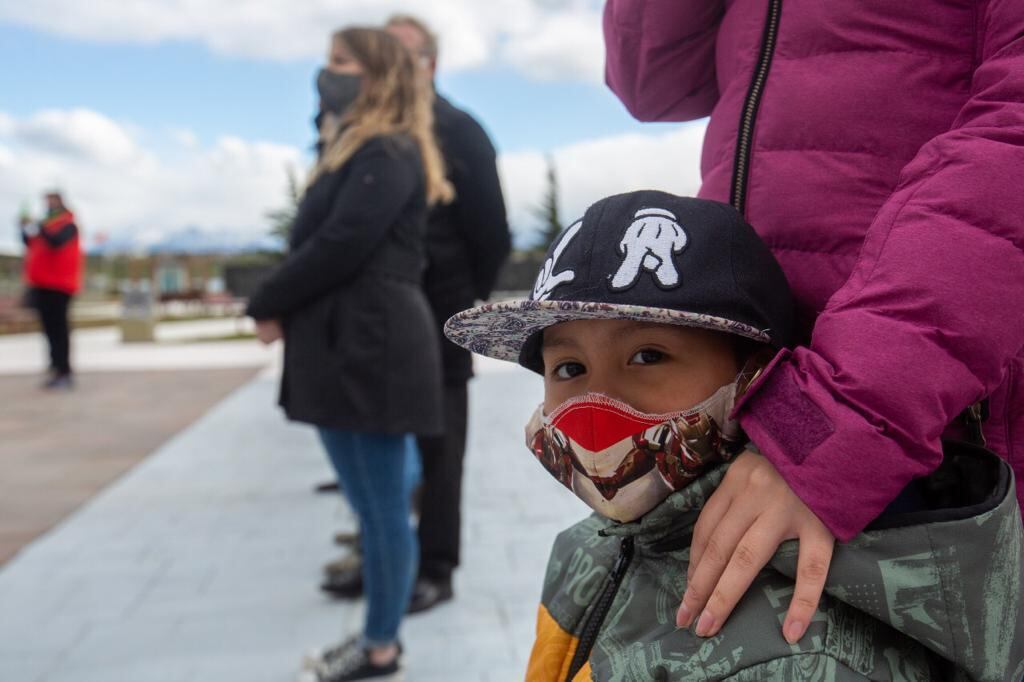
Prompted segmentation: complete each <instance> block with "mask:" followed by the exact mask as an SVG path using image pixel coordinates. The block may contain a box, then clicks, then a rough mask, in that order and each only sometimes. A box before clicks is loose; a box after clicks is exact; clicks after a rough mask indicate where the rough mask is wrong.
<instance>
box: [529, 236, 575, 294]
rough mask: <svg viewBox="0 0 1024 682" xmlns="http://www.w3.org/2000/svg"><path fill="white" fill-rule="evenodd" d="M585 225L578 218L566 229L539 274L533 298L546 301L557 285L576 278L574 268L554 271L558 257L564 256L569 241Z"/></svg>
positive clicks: (534, 286)
mask: <svg viewBox="0 0 1024 682" xmlns="http://www.w3.org/2000/svg"><path fill="white" fill-rule="evenodd" d="M582 227H583V221H582V220H577V221H576V222H575V223H573V224H572V226H571V227H570V228H569V229H568V230H566V231H565V235H564V236H563V237H562V240H561V241H560V242H558V246H556V247H555V252H554V253H552V254H551V258H548V259H547V260H546V261H544V267H542V268H541V269H540V274H539V275H537V282H536V283H535V284H534V285H533V300H534V301H546V300H548V298H550V297H551V292H552V291H554V290H555V287H557V286H559V285H562V284H568V283H569V282H571V281H573V280H574V279H576V272H575V271H574V270H562V271H561V272H559V273H558V274H555V273H554V270H555V266H556V265H558V259H559V258H561V257H562V252H563V251H565V247H567V246H569V242H571V241H572V238H573V237H575V236H576V234H577V233H578V232H579V231H580V229H581V228H582Z"/></svg>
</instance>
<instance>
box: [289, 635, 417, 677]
mask: <svg viewBox="0 0 1024 682" xmlns="http://www.w3.org/2000/svg"><path fill="white" fill-rule="evenodd" d="M359 642H360V640H359V638H357V637H353V638H352V639H349V640H346V641H344V642H342V643H341V644H337V645H335V646H332V647H328V648H326V649H310V650H309V651H307V652H306V655H305V656H303V657H302V669H303V670H311V671H314V672H315V671H317V670H319V669H320V668H322V667H323V666H325V665H328V664H329V663H330V662H331V661H335V660H337V659H338V658H340V657H341V656H344V655H345V654H346V652H347V651H348V650H349V649H351V648H354V647H357V646H359ZM397 644H398V655H399V656H401V655H402V643H401V642H397Z"/></svg>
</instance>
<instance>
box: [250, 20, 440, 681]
mask: <svg viewBox="0 0 1024 682" xmlns="http://www.w3.org/2000/svg"><path fill="white" fill-rule="evenodd" d="M320 80H321V83H320V86H321V88H320V89H321V92H330V93H331V97H329V98H325V99H327V100H329V101H325V102H324V105H325V115H324V116H322V117H321V121H322V123H321V153H320V157H319V160H318V161H317V164H316V166H315V167H314V169H313V171H312V174H311V178H310V182H309V185H308V188H307V190H306V194H305V196H304V198H303V200H302V203H301V205H300V207H299V210H298V214H297V217H296V220H295V225H294V227H293V232H292V237H291V251H290V253H289V255H288V257H287V258H286V259H285V261H284V263H283V264H282V265H281V267H280V268H278V269H277V270H276V271H275V272H274V273H273V274H272V275H271V276H270V278H269V279H268V280H267V281H266V283H265V284H263V286H262V287H261V288H260V289H259V291H258V292H257V293H256V295H254V296H253V297H252V299H251V300H250V303H249V308H248V312H249V314H250V315H251V316H252V317H253V318H255V319H256V320H257V328H258V335H259V337H260V339H261V340H262V341H264V342H265V343H270V342H273V341H274V340H276V339H278V338H283V339H284V347H285V361H284V376H283V379H282V386H281V405H282V406H283V407H284V410H285V413H286V414H287V415H288V417H289V418H290V419H293V420H296V421H301V422H306V423H310V424H313V425H314V426H316V427H317V429H318V431H319V434H320V438H321V441H322V442H323V444H324V447H325V449H326V450H327V454H328V456H329V458H330V460H331V463H332V464H333V465H334V468H335V469H336V470H337V474H338V479H339V481H340V482H341V484H342V486H343V488H344V490H345V495H346V497H347V499H348V500H349V502H350V504H351V505H352V507H353V509H354V511H355V513H356V515H357V516H358V518H359V523H360V527H361V530H362V549H363V558H364V559H363V561H364V563H363V578H364V587H365V594H366V600H367V608H366V623H365V629H364V631H363V633H362V636H360V637H355V638H353V639H351V640H348V641H347V642H344V643H342V644H341V645H338V646H335V647H333V648H331V649H328V650H327V651H326V652H324V653H323V654H322V655H321V656H320V657H318V658H316V660H314V661H311V663H312V665H310V666H309V667H310V670H309V671H307V674H308V675H309V677H310V679H313V680H316V681H317V682H347V681H348V680H363V679H374V680H391V679H398V676H399V675H400V661H399V656H400V647H399V645H398V628H399V624H400V623H401V620H402V616H403V614H404V613H405V611H406V607H407V605H408V602H409V594H410V590H411V588H412V582H413V579H414V576H415V564H416V556H417V550H416V537H415V534H414V533H413V531H412V529H411V527H410V525H409V495H408V490H407V487H406V483H405V475H404V467H405V466H406V462H407V459H406V457H405V452H406V450H405V448H406V444H407V442H408V440H409V439H410V437H411V436H413V435H416V436H421V435H431V434H438V433H440V432H441V428H442V415H441V409H440V391H441V372H440V351H439V349H438V343H437V337H436V334H435V332H434V329H433V319H432V317H431V312H430V308H429V306H428V304H427V301H426V298H425V297H424V295H423V292H422V290H421V288H420V280H421V277H422V273H423V270H424V267H425V264H426V258H425V250H424V244H423V235H424V231H425V220H426V215H427V208H428V206H429V205H430V204H431V203H434V202H439V201H447V200H450V199H451V196H452V190H451V187H450V186H449V185H448V183H447V181H446V180H445V174H444V167H443V163H442V161H441V156H440V154H439V152H438V149H437V145H436V143H435V141H434V138H433V135H432V132H431V130H432V123H433V122H432V118H431V94H430V90H429V88H428V87H427V83H426V82H425V81H424V80H423V79H421V78H420V77H418V74H417V69H416V66H415V64H414V63H413V60H412V57H411V56H410V55H409V52H408V51H407V50H405V49H404V48H403V47H402V45H401V44H400V43H399V42H398V41H397V40H396V39H395V38H393V37H392V36H390V35H389V34H388V33H386V32H384V31H382V30H376V29H368V28H347V29H344V30H341V31H338V32H337V33H335V34H334V36H333V37H332V40H331V48H330V53H329V56H328V64H327V67H326V68H325V69H324V71H323V72H321V75H320Z"/></svg>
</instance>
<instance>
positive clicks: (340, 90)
mask: <svg viewBox="0 0 1024 682" xmlns="http://www.w3.org/2000/svg"><path fill="white" fill-rule="evenodd" d="M362 87H363V79H362V78H361V77H360V76H356V75H355V74H350V73H334V72H332V71H328V70H327V69H320V72H319V73H318V74H317V75H316V89H317V92H319V93H320V109H321V110H322V111H329V112H331V113H333V114H339V115H340V114H341V113H342V112H344V111H345V110H346V109H348V108H349V107H350V106H352V103H353V102H355V101H356V98H357V97H359V92H360V90H362Z"/></svg>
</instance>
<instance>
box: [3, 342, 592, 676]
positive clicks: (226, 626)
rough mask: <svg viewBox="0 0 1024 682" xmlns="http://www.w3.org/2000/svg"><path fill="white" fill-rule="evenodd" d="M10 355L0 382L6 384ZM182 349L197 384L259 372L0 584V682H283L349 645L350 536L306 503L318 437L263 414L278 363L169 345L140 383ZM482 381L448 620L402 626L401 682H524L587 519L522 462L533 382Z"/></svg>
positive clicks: (347, 524)
mask: <svg viewBox="0 0 1024 682" xmlns="http://www.w3.org/2000/svg"><path fill="white" fill-rule="evenodd" d="M97 333H98V332H97ZM211 333H212V332H211ZM108 341H109V339H108ZM94 342H95V343H96V344H97V346H96V348H97V350H96V352H97V353H98V355H97V356H94V358H93V363H94V364H95V365H99V366H100V367H101V368H103V369H107V370H109V369H111V367H109V366H107V365H104V362H106V361H105V360H102V358H104V357H110V358H114V357H115V356H116V354H114V353H112V352H111V354H110V355H109V356H106V355H104V352H105V351H103V348H105V347H106V346H105V345H104V343H105V342H101V341H100V340H94ZM11 343H12V344H13V343H14V342H11ZM23 343H28V341H27V340H23ZM222 347H223V348H222ZM3 348H4V347H3V343H2V342H0V373H2V372H3V371H4V369H5V368H4V365H5V364H8V365H12V364H16V363H15V361H14V360H12V359H11V358H10V356H7V357H2V356H4V352H3ZM80 349H81V346H80ZM189 349H192V350H193V351H194V353H195V355H193V357H192V359H191V361H192V362H193V363H195V362H197V361H201V362H200V365H201V366H203V367H207V368H210V369H212V368H214V367H222V368H223V367H224V366H239V358H250V359H252V358H255V359H256V360H258V361H259V362H261V363H262V364H263V365H264V369H263V370H262V371H261V372H260V373H259V375H258V376H257V377H256V378H255V379H253V380H251V381H249V382H248V383H246V384H245V385H244V386H243V387H242V388H240V389H238V390H236V391H235V392H234V393H232V394H231V395H230V396H229V397H227V398H226V399H225V400H223V401H222V402H220V403H219V404H217V405H216V406H215V407H213V408H212V409H210V410H208V411H207V412H206V413H205V414H204V415H203V416H202V417H201V418H200V419H199V420H198V421H196V422H195V423H193V424H191V425H190V426H189V427H188V428H186V429H185V430H183V431H181V432H180V433H178V434H177V435H176V436H174V437H173V438H172V439H171V440H170V441H168V442H166V443H164V444H163V445H162V446H161V447H159V448H158V449H157V450H156V451H155V452H153V453H152V454H151V455H150V456H149V457H147V458H145V459H144V461H142V462H141V463H140V464H139V465H137V466H135V467H134V468H133V469H131V470H130V471H129V472H128V473H127V474H125V475H124V476H122V477H121V478H120V479H118V480H117V481H116V482H114V483H113V484H111V485H110V486H109V487H107V488H106V489H104V490H103V491H102V492H101V493H99V494H98V495H96V496H95V497H93V498H92V499H91V500H90V501H89V502H88V503H87V504H86V505H85V506H83V507H82V508H80V509H79V510H78V511H77V512H76V513H74V514H73V515H71V516H70V517H68V518H67V519H65V520H64V521H63V522H62V523H60V524H59V525H58V526H56V527H55V528H54V529H52V530H51V531H50V532H48V533H47V534H45V535H44V536H42V537H41V538H39V539H37V540H36V541H34V542H33V543H32V544H30V545H28V546H27V547H25V548H24V549H23V550H22V551H21V552H20V553H19V554H18V555H17V556H16V557H15V558H14V559H12V560H11V561H10V562H8V563H7V564H6V565H4V566H3V567H2V568H0V680H3V681H4V682H8V681H10V682H63V681H67V682H120V681H122V680H124V681H126V682H127V681H131V682H163V681H166V682H192V681H195V682H207V681H210V682H221V681H224V682H235V681H237V682H263V681H265V682H271V681H272V680H273V681H275V682H276V681H281V680H291V679H293V678H294V675H295V673H296V672H297V670H298V666H299V662H300V658H301V654H302V653H303V651H305V650H306V649H308V648H310V647H314V646H321V645H324V644H330V643H333V642H335V641H337V640H339V639H341V638H342V637H344V636H346V635H347V634H350V633H355V632H357V631H358V630H359V628H360V625H361V622H362V606H361V604H360V603H359V602H338V601H332V600H330V599H327V598H326V597H324V596H323V595H322V594H321V593H320V592H319V590H318V589H317V584H318V581H319V578H320V567H321V565H322V564H323V563H324V562H326V561H329V560H330V559H333V558H335V557H337V556H339V554H340V552H342V551H343V550H339V549H338V548H336V547H333V546H332V544H331V537H332V535H333V533H334V532H335V531H336V530H339V529H344V528H351V527H352V523H353V521H352V517H351V514H350V512H349V511H348V509H347V507H346V506H345V504H344V503H343V502H342V501H341V498H340V497H338V496H336V495H314V494H313V493H312V486H313V484H315V483H317V482H319V481H322V480H324V479H325V478H327V477H329V476H330V470H329V468H328V465H327V463H326V459H325V458H324V456H323V454H322V453H321V450H320V447H319V444H318V442H317V441H316V439H315V438H314V434H313V432H312V430H311V429H309V428H307V427H303V426H298V425H290V424H288V423H286V422H285V421H284V419H283V418H282V416H281V414H280V412H279V411H278V410H277V408H276V407H275V406H274V403H275V397H276V374H277V370H276V368H275V367H274V363H273V362H272V358H273V357H274V356H275V353H267V352H266V351H263V350H262V349H259V348H257V347H255V344H254V343H253V342H249V341H235V342H230V343H229V342H223V343H222V342H211V343H210V344H195V345H178V346H175V345H174V344H170V345H168V344H163V345H158V346H157V347H156V348H151V349H150V351H149V353H150V357H149V360H148V364H149V365H153V364H154V363H155V364H157V365H159V366H160V367H163V368H164V369H168V370H170V369H175V368H179V369H180V368H184V367H187V366H190V365H189V359H188V357H187V355H188V353H189V352H191V351H189ZM23 351H24V349H23ZM131 353H134V354H136V355H138V354H143V355H144V354H145V352H144V349H143V348H141V347H140V348H139V349H138V350H132V351H131ZM130 355H131V354H130ZM183 355H184V356H186V357H182V356H183ZM97 358H98V359H97ZM22 360H24V358H22ZM84 362H86V360H85V356H84V354H83V355H82V361H81V362H80V364H82V363H84ZM110 362H115V361H114V360H113V359H111V360H110ZM125 362H127V363H128V364H129V365H131V366H132V367H134V368H135V369H142V368H143V367H144V366H147V361H144V360H143V359H140V358H139V357H136V356H130V357H128V358H127V359H126V360H125ZM21 364H23V363H21ZM115 364H116V362H115ZM19 366H20V365H19ZM478 368H479V375H480V376H479V377H478V378H477V379H476V380H475V381H474V382H473V384H472V387H471V397H472V403H471V405H472V414H471V419H470V440H469V448H468V455H467V470H466V483H465V486H464V526H463V532H464V557H463V566H462V568H461V570H460V571H459V572H458V574H457V578H456V584H455V588H456V600H455V601H453V602H451V603H449V604H446V605H443V606H441V607H438V608H436V609H434V610H433V611H430V612H428V613H425V614H421V615H417V616H412V617H410V618H409V619H408V620H407V621H406V623H405V624H404V626H403V632H402V639H403V643H404V645H405V647H406V651H407V655H406V668H407V680H409V681H410V682H439V681H441V680H444V681H446V682H447V681H453V680H454V681H462V680H466V681H478V680H479V681H484V680H486V681H492V682H495V681H502V682H504V681H509V680H517V679H522V677H523V671H524V669H525V662H526V658H527V656H528V653H529V647H530V644H531V642H532V636H533V623H534V616H535V613H536V606H537V601H538V598H539V594H540V588H541V584H542V580H543V575H544V567H545V562H546V559H547V551H548V548H549V546H550V543H551V541H552V539H553V537H554V535H555V534H556V533H557V531H558V530H560V529H561V528H564V527H565V526H566V525H568V524H569V523H571V522H573V521H575V520H577V519H578V518H580V517H582V516H583V515H584V508H583V506H582V505H581V503H579V502H578V501H577V500H575V498H573V497H572V496H571V495H569V493H567V492H566V491H565V490H564V489H563V488H562V487H561V486H560V485H559V484H557V483H556V482H555V481H554V480H553V479H551V478H550V477H549V476H548V475H547V474H546V473H545V472H544V471H543V469H541V467H540V466H539V465H538V464H537V463H536V462H535V461H533V459H532V458H531V457H530V456H529V454H528V453H527V451H526V449H525V447H524V444H523V431H522V427H523V424H524V423H525V421H526V419H527V417H528V416H529V413H530V411H531V410H532V408H533V406H534V405H535V403H536V402H537V401H538V400H539V399H540V390H541V387H540V381H539V379H538V378H537V377H534V376H533V375H531V374H529V373H527V372H525V371H522V370H519V369H517V368H513V367H510V366H505V365H503V364H501V363H489V362H483V363H479V364H478ZM6 369H8V370H10V369H11V368H10V367H7V368H6ZM97 427H98V428H102V424H98V425H97ZM41 494H45V491H41Z"/></svg>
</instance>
